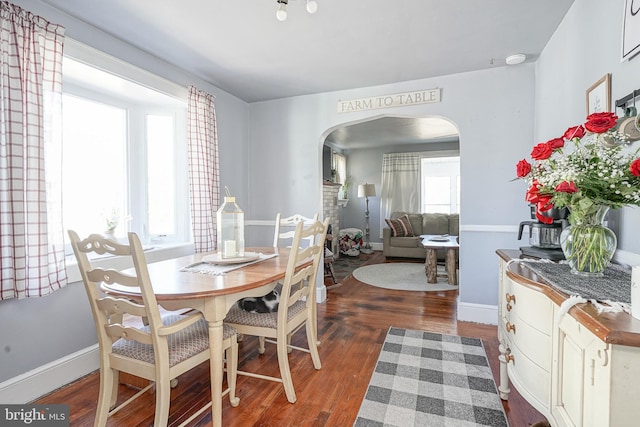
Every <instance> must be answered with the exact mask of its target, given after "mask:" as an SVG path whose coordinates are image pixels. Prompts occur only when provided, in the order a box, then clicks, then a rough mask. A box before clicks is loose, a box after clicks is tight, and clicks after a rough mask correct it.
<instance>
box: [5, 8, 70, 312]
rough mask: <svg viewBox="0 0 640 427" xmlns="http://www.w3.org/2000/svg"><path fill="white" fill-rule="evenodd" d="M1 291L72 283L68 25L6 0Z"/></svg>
mask: <svg viewBox="0 0 640 427" xmlns="http://www.w3.org/2000/svg"><path fill="white" fill-rule="evenodd" d="M0 14H1V16H0V18H1V19H0V250H1V255H2V256H1V270H0V299H3V300H4V299H10V298H27V297H39V296H44V295H47V294H50V293H51V292H53V291H55V290H57V289H60V288H61V287H63V286H65V285H66V284H67V276H66V271H65V255H64V234H63V233H64V230H63V228H62V206H61V200H62V196H61V194H62V190H61V186H62V164H61V163H62V132H61V130H62V126H61V124H62V46H63V43H64V30H65V29H64V27H62V26H60V25H56V24H52V23H50V22H47V21H46V20H45V19H43V18H41V17H39V16H36V15H33V14H32V13H30V12H28V11H25V10H23V9H21V8H20V7H18V6H16V5H13V4H11V3H9V2H6V1H2V2H0Z"/></svg>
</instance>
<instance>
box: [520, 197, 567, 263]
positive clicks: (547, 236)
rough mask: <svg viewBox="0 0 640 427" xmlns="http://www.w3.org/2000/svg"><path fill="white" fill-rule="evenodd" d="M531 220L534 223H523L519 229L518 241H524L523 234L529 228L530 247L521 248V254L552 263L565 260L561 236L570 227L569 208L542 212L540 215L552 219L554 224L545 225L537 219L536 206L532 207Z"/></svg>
mask: <svg viewBox="0 0 640 427" xmlns="http://www.w3.org/2000/svg"><path fill="white" fill-rule="evenodd" d="M530 207H531V219H532V220H534V221H522V222H521V223H520V228H519V229H518V240H520V239H522V232H523V231H524V228H525V227H529V245H530V246H523V247H521V248H520V252H522V254H523V255H526V256H532V257H536V258H545V259H550V260H552V261H560V260H563V259H564V253H563V252H562V248H561V247H560V234H561V233H562V230H563V229H564V228H565V227H567V226H568V225H569V221H568V220H567V218H568V216H569V210H568V209H567V208H560V209H558V208H551V209H549V210H548V211H545V212H540V215H542V216H545V217H547V218H551V219H552V220H553V222H551V223H550V224H545V223H543V222H540V221H538V220H537V218H536V206H535V205H531V206H530Z"/></svg>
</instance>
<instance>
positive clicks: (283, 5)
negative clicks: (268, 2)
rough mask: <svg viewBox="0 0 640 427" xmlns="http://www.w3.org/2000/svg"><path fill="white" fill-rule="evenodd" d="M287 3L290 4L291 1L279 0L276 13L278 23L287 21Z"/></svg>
mask: <svg viewBox="0 0 640 427" xmlns="http://www.w3.org/2000/svg"><path fill="white" fill-rule="evenodd" d="M287 3H289V0H278V10H277V11H276V18H278V21H284V20H285V19H287Z"/></svg>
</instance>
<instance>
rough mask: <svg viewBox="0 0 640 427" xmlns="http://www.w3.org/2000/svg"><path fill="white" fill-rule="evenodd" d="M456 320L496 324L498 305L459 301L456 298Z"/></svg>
mask: <svg viewBox="0 0 640 427" xmlns="http://www.w3.org/2000/svg"><path fill="white" fill-rule="evenodd" d="M458 320H460V321H464V322H474V323H483V324H485V325H497V324H498V306H497V305H485V304H474V303H469V302H460V301H459V300H458Z"/></svg>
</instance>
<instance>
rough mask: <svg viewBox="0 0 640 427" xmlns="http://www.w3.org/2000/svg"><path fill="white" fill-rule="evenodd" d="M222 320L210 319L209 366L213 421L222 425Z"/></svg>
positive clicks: (218, 425) (215, 424)
mask: <svg viewBox="0 0 640 427" xmlns="http://www.w3.org/2000/svg"><path fill="white" fill-rule="evenodd" d="M222 340H223V329H222V320H218V321H209V352H210V353H209V354H210V361H209V366H210V369H211V402H212V405H211V422H212V424H213V426H214V427H222V376H223V374H222V371H223V368H224V366H223V361H222V345H223V344H222Z"/></svg>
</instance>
